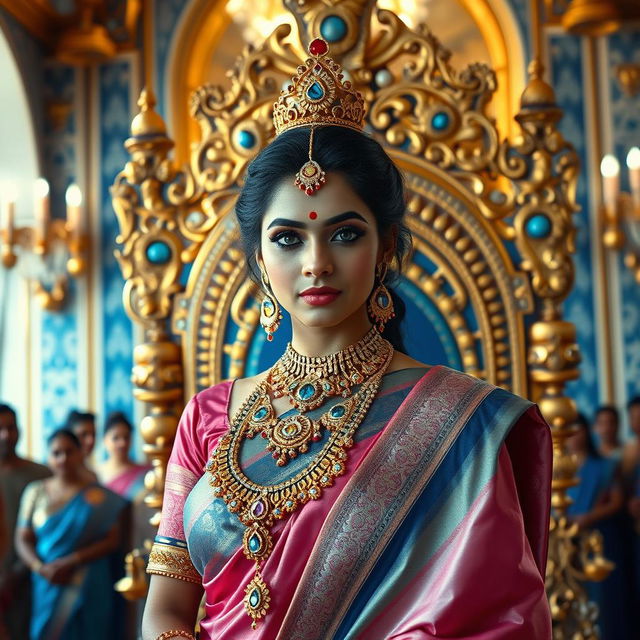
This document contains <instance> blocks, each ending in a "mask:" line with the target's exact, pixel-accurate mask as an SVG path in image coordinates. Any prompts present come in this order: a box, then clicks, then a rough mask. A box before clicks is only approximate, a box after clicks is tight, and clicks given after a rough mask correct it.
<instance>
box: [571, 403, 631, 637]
mask: <svg viewBox="0 0 640 640" xmlns="http://www.w3.org/2000/svg"><path fill="white" fill-rule="evenodd" d="M627 411H628V418H629V425H630V428H631V438H630V439H629V440H628V441H626V442H625V443H623V442H622V440H621V437H620V413H619V411H618V409H617V408H616V407H615V406H612V405H605V406H601V407H599V408H598V410H597V411H596V413H595V416H594V418H593V420H592V421H591V420H589V419H588V418H587V417H586V416H584V415H579V416H578V419H577V421H576V423H575V425H574V426H575V434H574V435H573V436H572V437H571V438H569V440H568V441H567V445H568V447H569V450H570V451H571V452H572V453H573V454H574V456H575V458H576V461H577V462H578V478H579V480H580V483H579V484H578V485H576V486H575V487H572V488H571V489H569V491H568V493H569V496H570V497H571V498H572V500H573V504H572V505H571V506H570V508H569V510H568V514H569V517H570V519H571V520H572V521H573V522H575V523H576V524H577V525H578V527H579V531H580V532H581V535H588V532H589V531H590V530H596V531H599V532H600V533H601V534H602V539H603V543H604V555H605V557H606V559H607V560H610V561H611V562H613V563H614V565H615V567H614V569H613V570H612V571H611V573H610V574H609V576H608V577H607V578H606V579H605V580H603V581H599V582H586V583H585V585H586V588H587V593H588V595H589V597H590V600H591V601H592V602H594V603H595V604H597V605H598V608H599V617H598V624H599V627H600V631H601V638H602V640H627V639H630V640H636V639H638V638H640V396H637V397H635V398H633V399H632V400H631V401H630V402H629V404H628V406H627Z"/></svg>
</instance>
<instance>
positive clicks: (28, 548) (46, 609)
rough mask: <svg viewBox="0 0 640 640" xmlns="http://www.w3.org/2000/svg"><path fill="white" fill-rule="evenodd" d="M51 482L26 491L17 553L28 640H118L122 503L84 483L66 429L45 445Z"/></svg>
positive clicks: (77, 454)
mask: <svg viewBox="0 0 640 640" xmlns="http://www.w3.org/2000/svg"><path fill="white" fill-rule="evenodd" d="M48 446H49V466H50V468H51V471H52V472H53V477H51V478H48V479H46V480H38V481H35V482H32V483H31V484H29V485H28V486H27V488H26V489H25V491H24V493H23V495H22V499H21V503H20V515H19V520H18V526H17V528H16V538H15V544H16V551H17V552H18V555H19V556H20V558H21V559H22V560H23V561H24V562H25V564H26V565H27V566H29V567H30V568H31V571H32V578H33V602H34V607H33V613H32V616H31V630H30V636H29V637H30V638H31V640H58V639H60V640H62V639H64V640H75V639H78V640H80V639H81V638H98V639H103V640H112V639H113V638H115V637H118V635H117V632H115V631H114V627H113V626H112V624H113V621H112V619H111V610H112V604H113V598H112V597H111V594H112V589H113V580H112V576H111V573H110V569H109V555H110V554H111V553H112V552H113V551H114V550H115V549H116V548H117V546H118V543H119V526H118V518H119V515H120V513H121V512H122V509H123V507H124V505H125V504H126V502H125V501H124V500H123V499H122V498H120V497H119V496H117V495H115V494H114V493H112V492H111V491H108V490H107V489H104V488H102V487H100V486H98V485H96V484H95V483H93V482H90V481H87V477H86V471H85V469H84V467H83V465H82V460H83V454H82V450H81V446H80V442H79V440H78V438H77V437H76V435H75V434H74V433H73V432H71V431H68V430H66V429H59V430H58V431H56V432H54V433H53V434H52V435H51V437H50V438H49V440H48Z"/></svg>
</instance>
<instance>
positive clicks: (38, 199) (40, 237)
mask: <svg viewBox="0 0 640 640" xmlns="http://www.w3.org/2000/svg"><path fill="white" fill-rule="evenodd" d="M33 194H34V197H35V215H36V242H35V245H36V248H37V249H38V250H39V251H42V250H43V248H44V245H45V241H46V236H47V223H48V222H49V183H48V182H47V181H46V180H45V179H44V178H38V179H37V180H36V181H35V184H34V186H33Z"/></svg>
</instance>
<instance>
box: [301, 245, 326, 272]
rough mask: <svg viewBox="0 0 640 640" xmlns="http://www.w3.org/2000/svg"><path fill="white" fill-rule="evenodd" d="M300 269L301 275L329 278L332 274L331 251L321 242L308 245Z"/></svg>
mask: <svg viewBox="0 0 640 640" xmlns="http://www.w3.org/2000/svg"><path fill="white" fill-rule="evenodd" d="M308 247H309V248H308V250H307V252H306V254H305V260H304V263H303V267H302V273H303V275H305V276H307V277H311V278H319V277H320V276H330V275H331V274H332V273H333V259H332V256H331V251H330V250H329V248H328V247H327V246H326V245H324V243H322V242H311V243H309V245H308Z"/></svg>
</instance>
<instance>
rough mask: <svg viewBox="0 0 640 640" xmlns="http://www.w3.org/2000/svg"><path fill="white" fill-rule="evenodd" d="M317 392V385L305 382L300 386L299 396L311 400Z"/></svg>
mask: <svg viewBox="0 0 640 640" xmlns="http://www.w3.org/2000/svg"><path fill="white" fill-rule="evenodd" d="M315 393H316V390H315V387H314V386H313V385H312V384H310V383H307V384H303V385H302V386H301V387H300V389H299V391H298V396H299V397H300V398H302V400H310V399H311V398H313V396H314V395H315Z"/></svg>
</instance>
